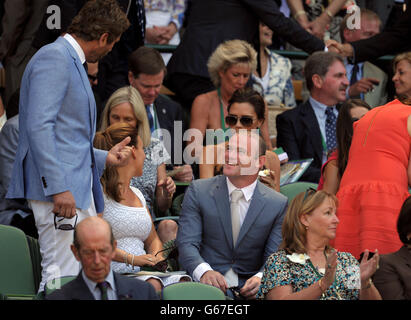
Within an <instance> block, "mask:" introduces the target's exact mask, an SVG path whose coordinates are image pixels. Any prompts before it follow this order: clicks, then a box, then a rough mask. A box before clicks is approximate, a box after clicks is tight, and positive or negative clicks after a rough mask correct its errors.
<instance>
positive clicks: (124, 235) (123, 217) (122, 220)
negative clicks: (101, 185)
mask: <svg viewBox="0 0 411 320" xmlns="http://www.w3.org/2000/svg"><path fill="white" fill-rule="evenodd" d="M131 190H133V192H134V193H135V194H136V196H137V197H138V198H139V199H140V201H141V203H142V205H143V206H142V207H140V208H138V207H128V206H125V205H123V204H121V203H119V202H116V201H114V200H113V199H111V198H109V197H107V196H104V212H103V218H104V219H105V220H106V221H107V222H108V223H109V224H110V225H111V228H112V229H113V235H114V238H115V239H116V240H117V247H118V248H119V249H122V250H124V251H126V252H128V253H131V254H134V255H136V256H139V255H144V254H146V251H145V250H144V241H145V240H146V239H147V237H148V236H149V234H150V231H151V226H152V221H151V217H150V215H149V213H148V211H147V209H146V201H145V199H144V196H143V194H142V193H141V192H140V190H138V189H137V188H134V187H131ZM111 267H112V270H113V271H115V272H118V273H134V272H138V271H139V270H140V268H139V267H137V266H135V267H134V270H133V269H132V267H131V266H130V265H127V266H126V264H125V263H123V262H116V261H113V262H112V263H111ZM138 278H139V279H142V280H147V279H148V278H157V277H152V276H141V277H138ZM180 278H181V276H168V277H165V278H161V279H159V278H158V279H159V280H160V281H162V282H163V285H167V284H169V283H173V282H178V281H179V280H180Z"/></svg>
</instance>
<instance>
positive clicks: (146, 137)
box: [100, 86, 151, 147]
mask: <svg viewBox="0 0 411 320" xmlns="http://www.w3.org/2000/svg"><path fill="white" fill-rule="evenodd" d="M125 102H128V103H130V105H131V107H132V109H133V113H134V116H135V117H136V119H137V128H138V135H139V136H140V138H141V141H143V147H147V146H148V145H149V144H150V139H151V131H150V125H149V123H148V118H147V111H146V107H145V105H144V101H143V99H142V98H141V95H140V93H139V92H138V90H137V89H135V88H133V87H132V86H127V87H122V88H120V89H117V90H116V91H115V92H114V93H113V94H112V95H111V96H110V98H109V99H108V101H107V103H106V106H105V108H104V111H103V113H102V116H101V125H100V131H104V130H106V129H107V127H108V126H110V112H111V110H112V109H113V108H114V107H116V106H118V105H119V104H121V103H125Z"/></svg>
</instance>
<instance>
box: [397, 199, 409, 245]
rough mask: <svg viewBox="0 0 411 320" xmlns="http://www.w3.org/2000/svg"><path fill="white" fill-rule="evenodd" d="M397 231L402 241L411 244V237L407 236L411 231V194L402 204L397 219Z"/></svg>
mask: <svg viewBox="0 0 411 320" xmlns="http://www.w3.org/2000/svg"><path fill="white" fill-rule="evenodd" d="M397 231H398V236H399V237H400V240H401V242H402V243H404V244H411V239H408V238H407V235H408V234H410V233H411V196H409V197H408V198H407V199H406V200H405V201H404V203H403V204H402V207H401V210H400V214H399V215H398V220H397Z"/></svg>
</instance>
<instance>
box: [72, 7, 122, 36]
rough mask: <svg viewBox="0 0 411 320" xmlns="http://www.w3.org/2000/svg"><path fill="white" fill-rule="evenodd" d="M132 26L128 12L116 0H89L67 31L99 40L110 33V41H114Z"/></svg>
mask: <svg viewBox="0 0 411 320" xmlns="http://www.w3.org/2000/svg"><path fill="white" fill-rule="evenodd" d="M129 27H130V22H129V21H128V19H127V15H126V13H125V12H124V11H123V10H122V9H121V8H120V7H119V5H118V4H117V1H116V0H89V1H87V2H86V4H85V5H84V6H83V7H82V8H81V10H80V12H79V13H78V14H77V15H76V16H75V17H74V18H73V21H72V22H71V24H70V26H69V27H68V29H67V33H70V34H74V35H76V36H77V37H79V38H80V39H82V40H84V41H94V40H99V39H100V37H101V36H102V35H103V34H104V33H108V34H109V36H108V39H107V41H108V43H112V42H113V41H115V40H116V39H117V38H118V37H120V36H121V34H122V33H123V32H124V31H126V30H127V29H128V28H129Z"/></svg>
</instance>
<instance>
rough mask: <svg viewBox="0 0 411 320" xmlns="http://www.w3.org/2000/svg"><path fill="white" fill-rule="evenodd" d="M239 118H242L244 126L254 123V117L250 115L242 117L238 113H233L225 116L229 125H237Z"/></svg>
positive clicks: (241, 121)
mask: <svg viewBox="0 0 411 320" xmlns="http://www.w3.org/2000/svg"><path fill="white" fill-rule="evenodd" d="M238 120H240V123H241V124H242V125H243V126H244V127H247V128H249V127H251V126H252V125H253V123H254V118H253V117H250V116H242V117H240V118H239V117H238V116H236V115H233V114H229V115H228V116H226V117H225V122H226V123H227V124H228V125H229V126H232V127H233V126H235V125H236V124H237V122H238Z"/></svg>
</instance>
